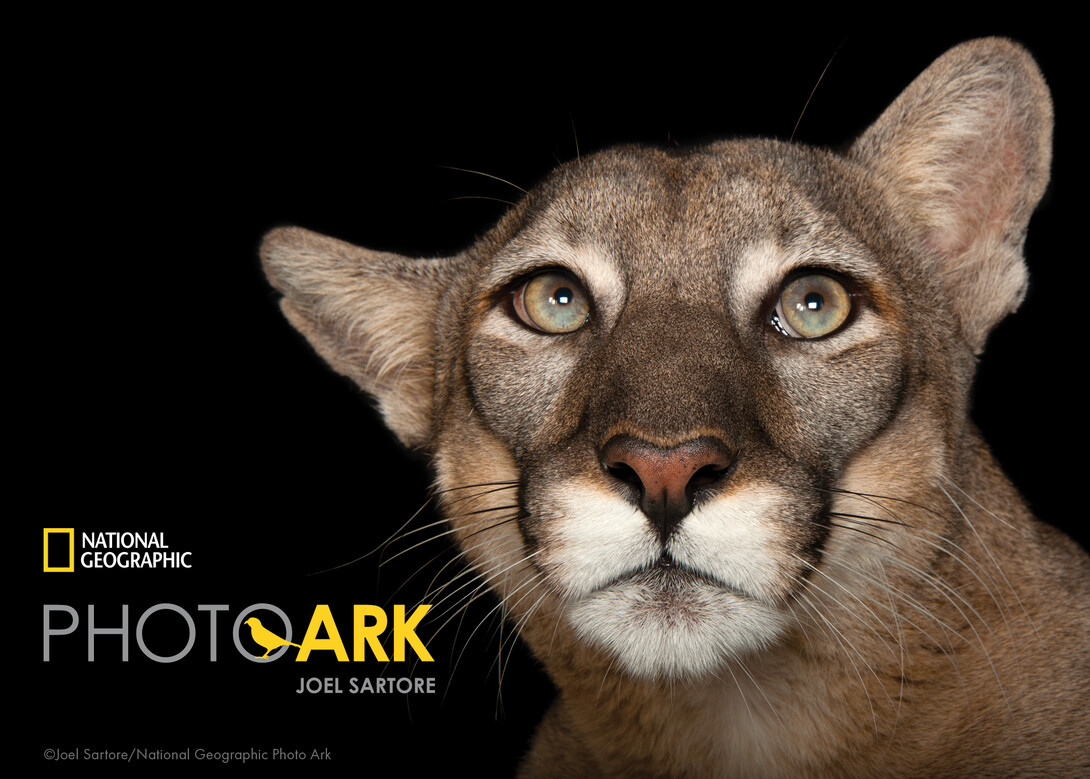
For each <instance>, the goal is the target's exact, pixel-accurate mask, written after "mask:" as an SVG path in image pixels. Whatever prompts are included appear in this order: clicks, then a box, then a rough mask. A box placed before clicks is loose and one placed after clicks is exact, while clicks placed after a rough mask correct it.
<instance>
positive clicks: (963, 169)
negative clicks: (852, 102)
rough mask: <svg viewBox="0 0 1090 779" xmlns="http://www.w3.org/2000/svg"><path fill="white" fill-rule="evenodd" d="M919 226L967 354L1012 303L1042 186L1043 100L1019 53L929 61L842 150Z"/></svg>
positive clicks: (1006, 47) (1047, 105)
mask: <svg viewBox="0 0 1090 779" xmlns="http://www.w3.org/2000/svg"><path fill="white" fill-rule="evenodd" d="M851 156H852V157H853V158H854V159H856V160H858V161H860V162H862V163H864V164H865V165H867V166H869V167H871V168H872V169H873V170H875V171H876V172H877V173H878V174H879V176H880V177H881V178H882V179H883V180H884V182H885V185H886V186H888V188H889V194H890V195H891V196H892V200H893V203H894V205H895V207H896V208H897V210H898V211H899V212H900V213H902V214H904V215H905V216H906V217H907V218H908V219H909V220H910V221H911V222H912V223H913V224H915V225H916V226H918V227H919V228H920V229H922V231H923V232H922V235H921V237H922V239H923V241H924V243H925V245H926V246H927V247H928V248H929V249H930V250H931V251H932V252H933V253H934V255H935V256H936V257H937V258H938V261H939V267H938V272H939V273H940V274H941V275H942V280H943V284H944V286H945V287H946V289H947V291H948V293H947V294H948V295H949V298H950V300H951V302H952V303H953V306H954V310H955V311H956V312H957V315H958V317H959V319H960V321H961V328H962V333H963V335H964V337H965V340H966V341H967V342H968V344H969V346H970V347H971V348H972V349H973V351H974V352H976V353H979V352H981V351H982V350H983V348H984V342H985V340H986V339H987V337H988V333H989V332H990V331H991V329H992V328H993V327H994V326H995V325H996V324H997V323H998V322H999V320H1000V319H1002V318H1003V317H1004V316H1006V315H1007V314H1008V313H1010V312H1012V311H1014V310H1015V309H1016V308H1017V307H1018V305H1019V304H1020V303H1021V302H1022V299H1023V297H1025V292H1026V281H1027V279H1026V267H1025V262H1024V260H1023V258H1022V245H1023V243H1024V241H1025V235H1026V227H1027V225H1028V224H1029V218H1030V215H1031V214H1032V213H1033V209H1034V208H1035V207H1036V206H1037V202H1038V201H1039V200H1040V199H1041V195H1042V194H1043V193H1044V191H1045V186H1046V185H1047V183H1048V176H1049V164H1050V162H1051V156H1052V101H1051V98H1050V97H1049V92H1048V87H1047V86H1046V85H1045V82H1044V79H1043V78H1042V77H1041V73H1040V71H1039V70H1038V69H1037V65H1036V63H1035V62H1034V61H1033V59H1032V58H1031V57H1030V56H1029V54H1028V53H1027V52H1026V51H1025V50H1024V49H1022V48H1021V47H1020V46H1018V45H1017V44H1015V43H1012V42H1011V41H1008V40H1005V39H1002V38H985V39H982V40H976V41H970V42H968V43H965V44H962V45H960V46H957V47H955V48H953V49H951V50H950V51H948V52H946V54H944V55H942V56H941V57H940V58H939V59H937V60H936V61H935V62H934V63H933V64H932V65H931V67H929V68H928V69H927V70H925V71H924V72H923V73H922V74H921V75H920V76H919V77H918V78H917V79H916V80H915V81H913V82H912V84H910V85H909V86H908V88H907V89H906V90H905V91H904V92H903V93H901V95H900V97H898V98H897V99H896V100H895V101H894V102H893V104H892V105H891V106H890V107H889V108H888V109H886V111H885V113H883V114H882V116H881V117H880V118H879V119H878V121H877V122H875V123H874V125H873V126H872V127H870V129H868V130H867V131H866V132H865V133H864V134H863V136H862V137H861V138H860V139H859V140H858V141H857V142H856V144H855V145H854V146H853V147H852V150H851Z"/></svg>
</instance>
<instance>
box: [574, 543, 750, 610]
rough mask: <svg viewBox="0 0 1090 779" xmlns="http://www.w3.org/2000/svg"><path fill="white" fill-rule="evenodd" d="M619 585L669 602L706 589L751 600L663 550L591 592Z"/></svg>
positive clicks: (733, 587)
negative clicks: (643, 591)
mask: <svg viewBox="0 0 1090 779" xmlns="http://www.w3.org/2000/svg"><path fill="white" fill-rule="evenodd" d="M623 586H634V587H637V588H642V589H645V590H646V591H647V592H648V594H649V595H651V596H652V597H653V598H654V599H656V600H659V599H662V598H666V599H673V598H676V597H679V596H683V595H685V594H687V593H691V592H693V591H696V590H707V589H712V590H720V591H725V592H728V593H731V594H733V595H736V596H738V597H742V598H747V599H750V598H752V597H753V596H752V595H750V594H749V593H746V592H744V591H742V590H740V589H738V588H737V587H735V586H732V585H730V584H728V583H727V582H724V581H723V580H721V579H719V578H717V577H715V576H713V575H710V574H708V573H705V572H703V571H700V570H697V569H696V568H693V567H692V566H689V565H686V564H684V563H681V562H679V561H677V560H675V559H674V558H673V556H671V554H670V553H669V552H668V551H665V550H663V552H662V553H661V554H660V555H659V557H658V559H657V560H655V561H654V562H653V563H650V564H646V565H641V566H639V567H637V568H634V569H632V570H630V571H627V572H625V573H622V574H620V575H618V576H616V577H614V578H613V579H611V580H610V581H608V582H606V583H605V584H603V585H601V586H600V587H597V588H596V589H595V592H596V593H597V592H604V591H608V590H613V589H615V588H617V587H623Z"/></svg>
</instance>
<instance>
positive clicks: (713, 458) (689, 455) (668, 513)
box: [601, 435, 734, 541]
mask: <svg viewBox="0 0 1090 779" xmlns="http://www.w3.org/2000/svg"><path fill="white" fill-rule="evenodd" d="M733 461H734V458H733V457H732V455H731V453H730V450H729V449H727V447H726V445H725V444H723V442H721V441H719V440H718V439H715V438H711V437H709V436H703V437H701V438H695V439H693V440H691V441H686V442H684V443H681V444H678V445H677V446H673V447H670V448H667V449H664V448H662V447H658V446H655V445H654V444H651V443H648V442H647V441H643V440H641V439H639V438H636V437H635V436H630V435H618V436H614V437H613V438H611V439H609V441H607V442H606V445H605V446H603V447H602V453H601V462H602V467H603V468H605V470H606V472H607V473H609V474H610V475H611V476H613V477H614V478H616V479H619V480H621V481H623V482H626V483H627V484H630V485H631V486H633V487H635V488H636V489H637V490H639V504H640V509H641V510H642V511H643V513H644V514H646V515H647V517H648V519H650V520H651V524H652V525H654V526H655V528H656V529H657V530H658V531H659V534H660V535H661V536H662V539H663V541H665V540H666V539H667V538H668V537H669V535H670V533H671V532H673V529H674V528H675V527H676V526H677V524H678V523H679V522H680V521H681V520H682V519H683V518H684V517H685V515H687V514H688V513H689V512H690V511H691V510H692V508H693V501H694V499H695V497H696V494H697V493H698V492H699V491H700V490H701V489H707V488H710V487H712V486H714V485H715V484H717V483H719V482H720V481H722V480H723V479H724V478H725V477H726V475H727V472H728V470H729V469H730V466H731V464H732V463H733Z"/></svg>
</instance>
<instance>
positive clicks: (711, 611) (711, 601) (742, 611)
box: [568, 573, 784, 679]
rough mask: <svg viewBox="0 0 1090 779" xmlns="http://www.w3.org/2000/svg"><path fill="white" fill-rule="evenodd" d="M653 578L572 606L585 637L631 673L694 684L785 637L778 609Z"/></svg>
mask: <svg viewBox="0 0 1090 779" xmlns="http://www.w3.org/2000/svg"><path fill="white" fill-rule="evenodd" d="M658 578H659V577H658V576H657V575H656V574H654V573H648V574H646V575H642V576H639V577H636V578H633V579H629V580H626V581H623V582H619V583H617V584H615V585H613V586H611V587H608V588H605V589H602V590H599V591H597V592H595V593H594V594H593V595H591V596H589V597H586V598H583V599H581V600H579V601H577V602H575V603H572V604H570V605H569V607H568V619H569V620H570V622H571V624H572V626H573V627H574V628H575V630H576V632H577V633H578V634H579V636H580V637H581V638H582V639H583V640H584V641H586V642H588V643H590V644H593V645H595V646H597V647H599V648H601V649H603V650H605V651H606V652H608V653H609V654H611V655H613V656H615V657H616V658H617V661H618V662H619V663H620V665H621V667H623V668H624V669H625V670H626V671H628V673H630V674H632V675H634V676H640V677H647V678H660V679H669V678H693V677H701V676H707V675H709V674H714V673H716V672H717V671H718V670H720V668H721V667H722V665H723V664H724V663H725V662H727V661H729V660H733V659H739V658H741V657H743V656H744V655H746V654H749V653H751V652H755V651H759V650H762V649H766V648H767V647H768V646H769V645H770V644H772V643H773V642H775V641H776V640H777V638H779V636H780V635H781V634H782V632H783V630H784V619H783V617H782V615H781V614H780V613H779V612H778V611H777V610H776V609H775V608H774V607H772V606H770V605H768V604H765V603H761V602H759V601H755V600H753V599H751V598H747V597H745V596H742V595H738V594H735V593H732V592H730V591H728V590H724V589H721V588H719V587H716V586H714V585H710V584H707V583H694V582H686V583H685V584H683V585H680V584H678V585H673V584H671V583H664V582H662V581H661V580H657V579H658Z"/></svg>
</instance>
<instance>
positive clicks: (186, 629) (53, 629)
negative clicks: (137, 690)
mask: <svg viewBox="0 0 1090 779" xmlns="http://www.w3.org/2000/svg"><path fill="white" fill-rule="evenodd" d="M430 609H431V606H430V605H427V604H422V605H419V606H416V607H415V608H414V609H413V611H412V613H410V614H406V608H405V606H404V605H402V604H395V605H394V606H393V607H392V615H387V613H386V610H385V609H384V608H382V607H381V606H375V605H371V604H354V605H353V606H352V632H351V633H350V634H349V635H350V636H351V646H352V655H351V658H350V657H349V653H348V648H347V646H346V644H345V642H344V640H343V639H342V638H341V630H340V628H339V627H338V624H337V621H336V620H335V619H334V617H333V612H332V610H331V609H330V607H329V606H328V605H327V604H319V605H317V606H315V607H314V610H313V612H312V613H311V616H310V621H309V623H308V624H307V630H306V634H305V635H304V636H303V638H302V640H301V641H300V642H299V643H295V642H294V641H293V640H292V625H291V620H290V619H289V618H288V615H287V613H286V612H285V611H284V610H283V609H281V608H279V607H278V606H274V605H273V604H271V603H255V604H253V605H250V606H247V607H246V608H244V609H243V610H242V611H240V612H239V613H238V614H237V615H236V616H235V618H234V621H233V623H232V628H231V637H232V639H233V643H234V647H235V649H236V650H237V651H238V653H239V655H241V656H242V657H243V658H245V659H246V660H249V661H250V662H254V663H270V662H273V661H275V660H279V659H280V658H281V657H283V656H285V655H286V654H287V653H288V652H290V651H291V650H292V649H295V650H297V651H296V652H295V661H296V662H300V663H302V662H306V661H307V660H309V659H311V656H312V655H314V654H316V653H317V654H318V656H325V657H332V658H333V659H335V660H336V661H337V662H340V663H346V662H349V661H351V662H357V663H358V662H365V661H367V660H377V661H379V662H391V661H392V662H395V663H400V662H404V661H405V660H406V659H408V658H409V654H410V652H411V654H412V655H415V657H416V658H417V659H419V660H421V661H423V662H426V663H427V662H432V656H431V654H430V653H429V652H428V650H427V647H425V646H424V642H423V641H421V640H420V637H419V636H418V635H417V634H416V631H417V627H418V626H419V625H420V621H421V620H422V619H423V618H424V616H425V615H426V614H427V613H428V611H429V610H430ZM230 610H231V607H230V606H228V605H226V604H199V605H198V606H197V607H196V611H197V617H196V618H194V615H192V614H190V613H189V611H187V610H186V609H184V608H182V607H181V606H178V605H177V604H174V603H159V604H156V605H154V606H151V607H150V608H148V609H145V610H144V612H143V613H142V614H141V615H140V617H139V619H137V621H136V625H135V629H133V625H132V622H131V617H130V611H129V606H128V604H123V605H121V607H120V609H118V607H116V606H115V607H112V608H110V609H109V614H110V616H109V618H103V616H102V613H101V611H100V610H98V609H96V607H95V605H93V604H92V605H88V606H86V607H85V610H84V616H83V618H82V619H81V618H80V611H79V610H77V609H76V607H74V606H69V605H67V604H56V603H54V604H46V605H45V606H43V607H42V647H43V648H42V660H44V661H45V662H50V655H51V651H52V649H53V642H54V641H74V642H76V644H75V646H79V645H80V644H82V645H85V646H86V647H87V661H88V662H94V661H95V656H96V650H97V649H98V645H99V642H100V641H103V642H104V643H105V645H106V646H107V647H110V648H111V651H113V650H112V648H113V647H117V648H118V649H119V651H120V658H121V661H122V662H128V661H129V648H130V639H131V638H132V637H135V639H136V645H137V647H138V648H139V650H140V652H141V653H142V654H143V655H144V656H145V657H147V658H148V659H150V660H152V661H154V662H156V663H176V662H178V661H179V660H182V659H184V658H185V657H187V656H188V655H189V654H190V652H191V651H192V650H193V647H194V646H195V645H196V644H197V635H198V633H200V632H203V633H205V634H206V637H205V638H203V639H202V641H201V646H207V647H209V650H208V651H209V653H208V660H209V661H210V662H213V663H214V662H217V661H218V660H219V648H220V647H219V640H220V632H221V631H220V627H221V620H220V615H221V614H223V613H224V612H229V611H230ZM266 612H267V613H266ZM255 613H261V614H262V618H263V619H262V618H258V617H255V616H253V615H254V614H255ZM169 615H174V616H169ZM342 619H343V616H342ZM178 620H181V622H180V623H179V622H178ZM160 621H161V622H160ZM170 622H172V623H173V624H168V623H170ZM150 623H159V624H158V625H152V628H155V627H159V628H161V630H160V632H165V633H169V634H170V635H171V636H173V639H172V640H173V641H174V643H175V644H176V645H175V646H170V647H161V646H156V649H158V650H160V651H156V650H155V649H152V648H151V647H149V645H148V641H147V640H146V635H145V634H146V633H147V632H148V631H149V627H148V626H149V624H150ZM198 623H200V624H201V625H202V629H198V627H197V625H198ZM79 633H83V634H85V635H84V636H82V637H79V636H77V634H79ZM118 639H120V641H118ZM384 642H385V643H384ZM387 645H389V651H387ZM164 649H166V650H169V651H171V652H172V653H171V654H162V653H160V652H161V651H162V650H164ZM325 653H331V654H325Z"/></svg>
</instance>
